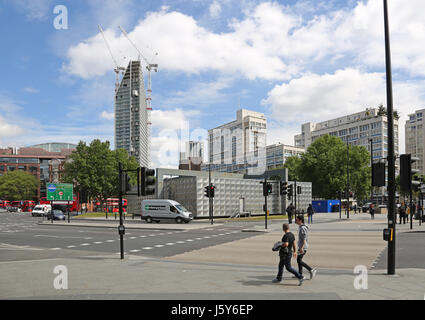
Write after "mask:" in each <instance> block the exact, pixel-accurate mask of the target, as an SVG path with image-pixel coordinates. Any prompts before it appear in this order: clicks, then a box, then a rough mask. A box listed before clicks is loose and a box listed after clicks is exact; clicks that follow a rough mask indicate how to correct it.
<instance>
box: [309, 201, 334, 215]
mask: <svg viewBox="0 0 425 320" xmlns="http://www.w3.org/2000/svg"><path fill="white" fill-rule="evenodd" d="M312 205H313V209H314V211H316V212H335V211H339V200H313V201H312Z"/></svg>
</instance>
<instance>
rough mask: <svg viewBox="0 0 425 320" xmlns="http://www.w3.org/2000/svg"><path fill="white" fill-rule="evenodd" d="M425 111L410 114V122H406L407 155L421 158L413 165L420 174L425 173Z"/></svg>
mask: <svg viewBox="0 0 425 320" xmlns="http://www.w3.org/2000/svg"><path fill="white" fill-rule="evenodd" d="M424 115H425V109H421V110H416V111H415V113H412V114H409V120H407V121H406V126H405V127H404V130H405V146H406V151H405V152H406V153H407V154H411V155H412V156H413V157H417V158H419V160H418V161H416V162H414V163H413V167H414V168H415V169H419V170H420V172H419V174H424V173H425V168H424V156H425V154H424V149H425V140H424V138H425V128H424V121H423V116H424Z"/></svg>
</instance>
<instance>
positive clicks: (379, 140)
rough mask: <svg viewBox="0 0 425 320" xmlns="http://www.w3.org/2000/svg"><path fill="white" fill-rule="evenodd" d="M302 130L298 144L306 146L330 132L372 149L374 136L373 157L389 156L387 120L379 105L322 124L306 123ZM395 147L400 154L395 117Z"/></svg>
mask: <svg viewBox="0 0 425 320" xmlns="http://www.w3.org/2000/svg"><path fill="white" fill-rule="evenodd" d="M301 130H302V133H301V134H298V135H296V136H295V137H294V141H295V146H296V147H302V148H305V149H307V148H308V147H309V146H310V144H311V143H312V142H314V141H315V140H316V139H317V138H319V137H321V136H323V135H325V134H329V135H331V136H336V137H339V138H340V139H341V140H342V141H344V142H347V141H348V143H349V144H351V145H354V146H363V147H365V148H366V149H367V150H368V151H369V152H370V141H369V139H372V146H373V159H374V160H378V159H383V158H386V157H387V155H388V134H387V132H388V121H387V116H386V115H385V114H380V113H379V111H378V109H377V108H370V109H366V110H365V111H362V112H358V113H354V114H350V115H347V116H343V117H340V118H336V119H332V120H327V121H323V122H320V123H311V122H308V123H305V124H303V125H302V126H301ZM394 150H395V153H396V156H398V153H399V139H398V120H396V119H394Z"/></svg>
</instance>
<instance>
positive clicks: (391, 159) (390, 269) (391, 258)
mask: <svg viewBox="0 0 425 320" xmlns="http://www.w3.org/2000/svg"><path fill="white" fill-rule="evenodd" d="M383 1H384V31H385V67H386V80H387V81H386V83H387V84H386V87H387V120H388V228H389V229H391V230H392V235H393V236H392V238H391V239H390V240H389V241H388V261H387V262H388V263H387V274H388V275H393V274H395V239H396V224H395V222H396V221H395V220H396V217H395V152H394V120H393V118H394V114H393V90H392V75H391V49H390V33H389V21H388V1H387V0H383Z"/></svg>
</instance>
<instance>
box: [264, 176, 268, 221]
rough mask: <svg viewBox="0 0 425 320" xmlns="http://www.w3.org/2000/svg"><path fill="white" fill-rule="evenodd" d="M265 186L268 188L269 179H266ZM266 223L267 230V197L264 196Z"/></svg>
mask: <svg viewBox="0 0 425 320" xmlns="http://www.w3.org/2000/svg"><path fill="white" fill-rule="evenodd" d="M264 186H266V187H265V188H266V189H267V178H265V179H264ZM264 186H263V188H264ZM264 223H265V228H266V229H267V195H265V196H264Z"/></svg>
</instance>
